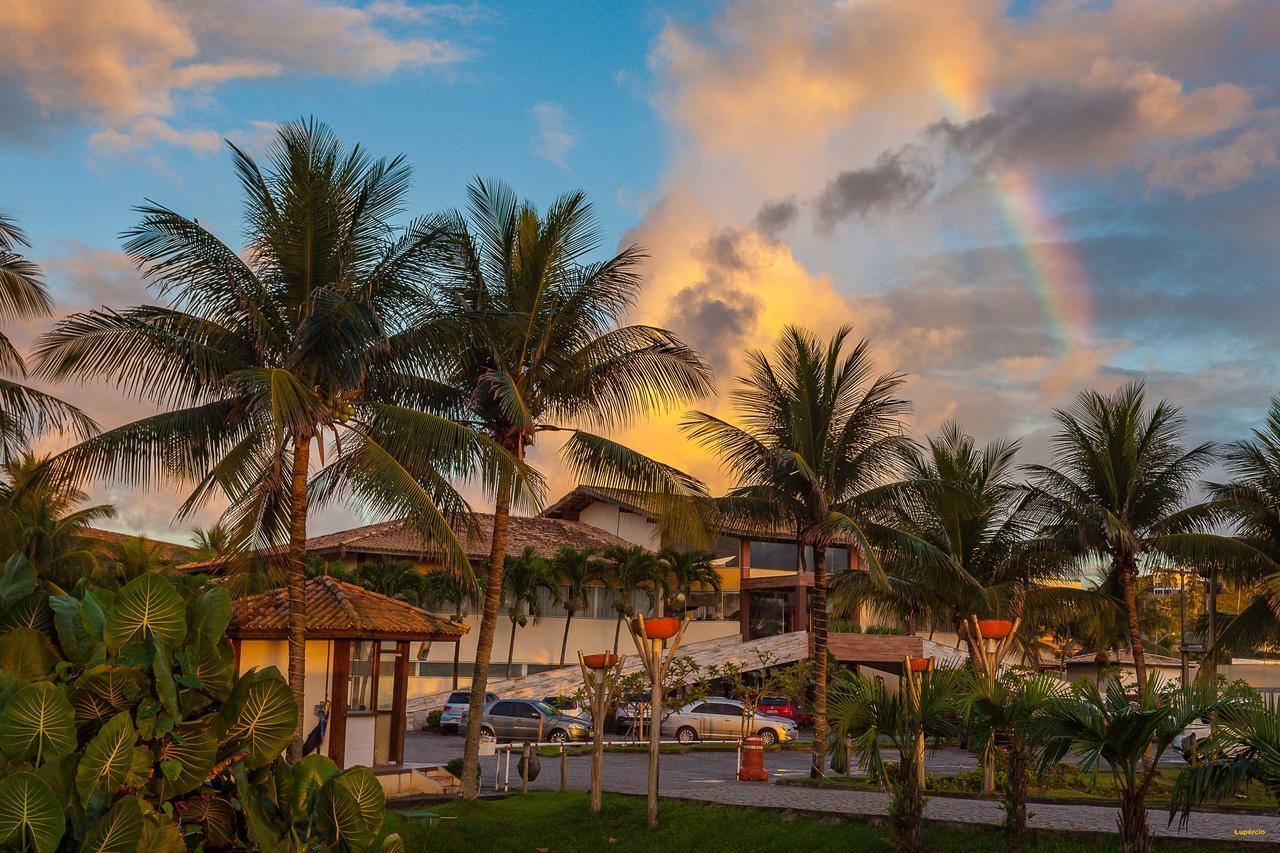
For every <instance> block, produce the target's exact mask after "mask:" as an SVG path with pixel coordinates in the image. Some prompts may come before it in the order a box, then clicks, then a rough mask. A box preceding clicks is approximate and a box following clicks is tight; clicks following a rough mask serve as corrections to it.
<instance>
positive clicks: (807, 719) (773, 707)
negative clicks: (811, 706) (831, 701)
mask: <svg viewBox="0 0 1280 853" xmlns="http://www.w3.org/2000/svg"><path fill="white" fill-rule="evenodd" d="M756 711H757V712H758V713H761V714H769V715H770V716H773V717H786V718H787V719H788V720H790V721H791V722H793V723H795V724H796V725H797V726H811V725H813V722H814V720H813V714H810V713H808V712H807V711H804V710H802V709H801V708H800V706H799V705H797V704H796V703H795V702H792V701H791V700H790V699H784V698H782V697H781V696H766V697H764V698H763V699H761V700H760V704H759V705H757V706H756Z"/></svg>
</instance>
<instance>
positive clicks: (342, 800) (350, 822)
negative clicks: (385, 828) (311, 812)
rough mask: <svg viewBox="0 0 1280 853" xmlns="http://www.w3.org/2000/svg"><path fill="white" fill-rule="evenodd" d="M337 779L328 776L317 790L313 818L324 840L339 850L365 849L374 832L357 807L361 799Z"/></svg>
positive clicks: (372, 838) (370, 841) (367, 847)
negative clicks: (316, 802) (326, 781)
mask: <svg viewBox="0 0 1280 853" xmlns="http://www.w3.org/2000/svg"><path fill="white" fill-rule="evenodd" d="M339 781H340V780H339V779H333V780H330V781H329V782H328V783H327V784H326V785H325V786H324V788H323V789H322V790H321V791H320V802H319V804H318V805H317V807H316V819H317V823H318V824H319V826H320V830H321V832H323V833H324V835H323V838H324V840H325V841H326V842H327V843H328V844H329V845H330V846H332V847H334V848H337V849H339V850H357V851H359V850H367V849H369V848H370V847H371V846H372V845H373V842H374V839H375V836H374V835H373V833H371V832H370V831H369V824H368V823H367V822H366V821H365V819H364V814H363V813H362V812H361V811H360V803H359V801H358V800H356V798H355V795H354V794H352V793H351V791H350V789H349V788H347V786H345V785H340V784H338V782H339Z"/></svg>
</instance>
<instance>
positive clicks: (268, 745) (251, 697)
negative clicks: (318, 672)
mask: <svg viewBox="0 0 1280 853" xmlns="http://www.w3.org/2000/svg"><path fill="white" fill-rule="evenodd" d="M246 683H247V687H242V688H241V689H237V691H236V693H235V694H234V695H233V696H232V698H231V699H230V700H228V703H227V706H226V707H224V709H223V711H224V713H225V719H226V720H227V728H226V732H225V734H224V735H223V743H224V744H229V745H231V746H232V747H233V751H234V752H245V753H247V755H246V757H245V762H246V763H247V764H248V766H249V769H251V770H256V769H258V768H259V767H265V766H266V765H268V764H270V763H271V762H272V761H274V760H275V758H276V756H278V755H279V754H280V753H281V752H283V751H284V748H285V747H287V746H288V745H289V741H290V740H291V739H292V738H293V730H294V726H295V725H296V724H297V720H298V705H297V703H296V702H295V701H294V698H293V693H292V691H290V690H289V685H288V684H286V683H285V681H284V679H283V678H281V677H280V673H279V671H278V670H276V669H275V668H274V667H272V668H270V669H267V670H263V671H258V672H249V673H246V674H245V675H244V676H242V677H241V684H242V685H243V684H246ZM238 687H240V685H238Z"/></svg>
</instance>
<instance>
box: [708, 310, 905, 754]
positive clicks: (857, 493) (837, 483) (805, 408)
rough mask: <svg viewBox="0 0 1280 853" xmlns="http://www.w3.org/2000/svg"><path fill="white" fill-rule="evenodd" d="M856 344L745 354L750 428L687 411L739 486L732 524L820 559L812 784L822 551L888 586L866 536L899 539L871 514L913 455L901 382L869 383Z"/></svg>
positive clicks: (821, 660)
mask: <svg viewBox="0 0 1280 853" xmlns="http://www.w3.org/2000/svg"><path fill="white" fill-rule="evenodd" d="M851 333H852V332H851V330H850V329H849V328H842V329H840V330H839V331H838V332H836V334H835V335H833V336H832V337H831V339H830V340H828V341H826V342H825V343H824V342H822V341H820V340H819V339H818V338H817V337H816V336H815V335H813V334H812V333H811V332H808V331H806V330H804V329H800V328H796V327H788V328H786V329H785V330H784V331H783V333H782V337H781V338H780V339H779V341H778V343H777V347H776V349H775V352H774V356H773V359H772V360H771V359H770V358H769V356H767V355H766V354H764V353H763V352H760V351H753V352H750V353H748V355H747V364H748V368H749V372H748V375H747V376H745V377H741V378H739V380H738V386H737V388H735V390H734V391H733V394H732V400H733V404H734V407H735V409H736V410H737V411H738V413H739V416H740V417H741V419H742V421H743V423H744V426H742V427H739V426H735V425H734V424H731V423H729V422H727V421H724V420H721V419H720V418H718V417H715V416H713V415H709V414H706V413H705V412H691V413H690V414H689V416H688V417H687V418H686V420H685V422H684V424H683V427H684V429H685V431H686V432H687V433H688V434H689V435H690V436H691V437H692V438H693V439H694V440H695V441H696V442H698V443H699V444H701V445H702V446H704V447H707V448H709V449H710V450H712V451H714V452H715V453H716V454H717V455H719V456H720V459H721V462H722V464H723V466H724V467H725V468H726V469H727V470H729V471H730V472H731V473H732V474H733V475H734V476H735V477H736V478H737V480H738V486H737V488H735V489H733V490H732V491H731V492H730V493H729V495H728V497H727V499H725V500H724V501H722V506H723V508H724V510H725V512H726V513H727V514H729V515H735V514H737V515H742V516H744V517H747V518H749V519H752V520H763V521H764V522H765V523H776V522H778V521H781V522H783V523H785V524H786V525H787V526H788V527H789V528H790V529H793V530H797V531H798V532H799V537H798V538H799V542H800V544H801V545H802V546H811V547H812V548H813V600H812V604H811V605H810V609H809V612H810V614H811V617H812V623H813V624H812V629H811V630H812V636H813V660H814V706H815V709H816V710H815V712H814V714H815V716H816V718H817V726H816V730H815V732H814V741H813V766H812V768H811V773H812V774H813V776H814V777H815V778H817V777H820V776H821V775H822V774H823V759H824V754H825V750H826V742H827V738H826V730H825V726H826V709H827V706H826V703H827V571H826V549H827V546H829V545H830V544H832V543H833V542H835V541H837V540H838V539H845V540H851V541H853V542H855V543H856V544H857V545H858V546H859V547H860V549H861V551H862V555H863V557H864V558H865V560H866V563H867V566H868V568H869V569H870V570H871V572H872V575H873V576H874V578H875V579H876V581H877V582H878V583H883V580H884V571H883V567H882V566H881V565H880V561H879V559H878V557H877V556H876V553H875V549H873V548H872V546H871V538H870V536H871V535H872V534H875V535H876V536H877V539H878V540H882V541H890V542H895V543H896V542H900V537H896V536H895V535H893V534H892V531H890V530H889V529H888V528H885V527H884V526H883V525H881V524H879V523H878V522H877V521H875V520H874V519H873V518H872V512H873V510H874V507H875V505H876V504H878V503H879V502H881V500H882V497H883V495H882V490H881V487H882V486H883V485H884V484H885V483H886V481H888V480H890V479H892V478H893V475H894V473H895V470H896V467H897V464H898V461H899V460H900V458H901V457H902V454H903V453H904V451H905V450H906V448H907V447H908V446H909V440H908V439H907V437H906V436H905V435H904V434H903V432H902V422H901V418H902V417H903V416H904V415H905V414H906V413H907V411H908V410H909V404H908V403H907V402H906V401H905V400H902V399H900V398H899V397H898V392H899V390H900V389H901V387H902V382H903V379H902V377H901V376H900V375H898V374H896V373H887V374H883V375H880V376H873V372H874V364H873V362H872V360H871V355H870V351H869V345H868V344H867V342H866V341H859V342H858V343H857V344H855V345H854V347H853V348H852V349H851V350H846V348H845V344H846V343H847V341H848V339H849V336H850V334H851ZM903 547H907V544H905V543H903Z"/></svg>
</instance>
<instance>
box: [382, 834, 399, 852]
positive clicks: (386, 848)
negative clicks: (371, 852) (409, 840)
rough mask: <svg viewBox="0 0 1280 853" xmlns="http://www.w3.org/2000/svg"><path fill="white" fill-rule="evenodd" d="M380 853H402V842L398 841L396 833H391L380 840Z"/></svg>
mask: <svg viewBox="0 0 1280 853" xmlns="http://www.w3.org/2000/svg"><path fill="white" fill-rule="evenodd" d="M382 853H404V842H403V841H402V840H400V834H399V833H398V832H393V833H391V834H390V835H388V836H387V837H386V838H384V839H382Z"/></svg>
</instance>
